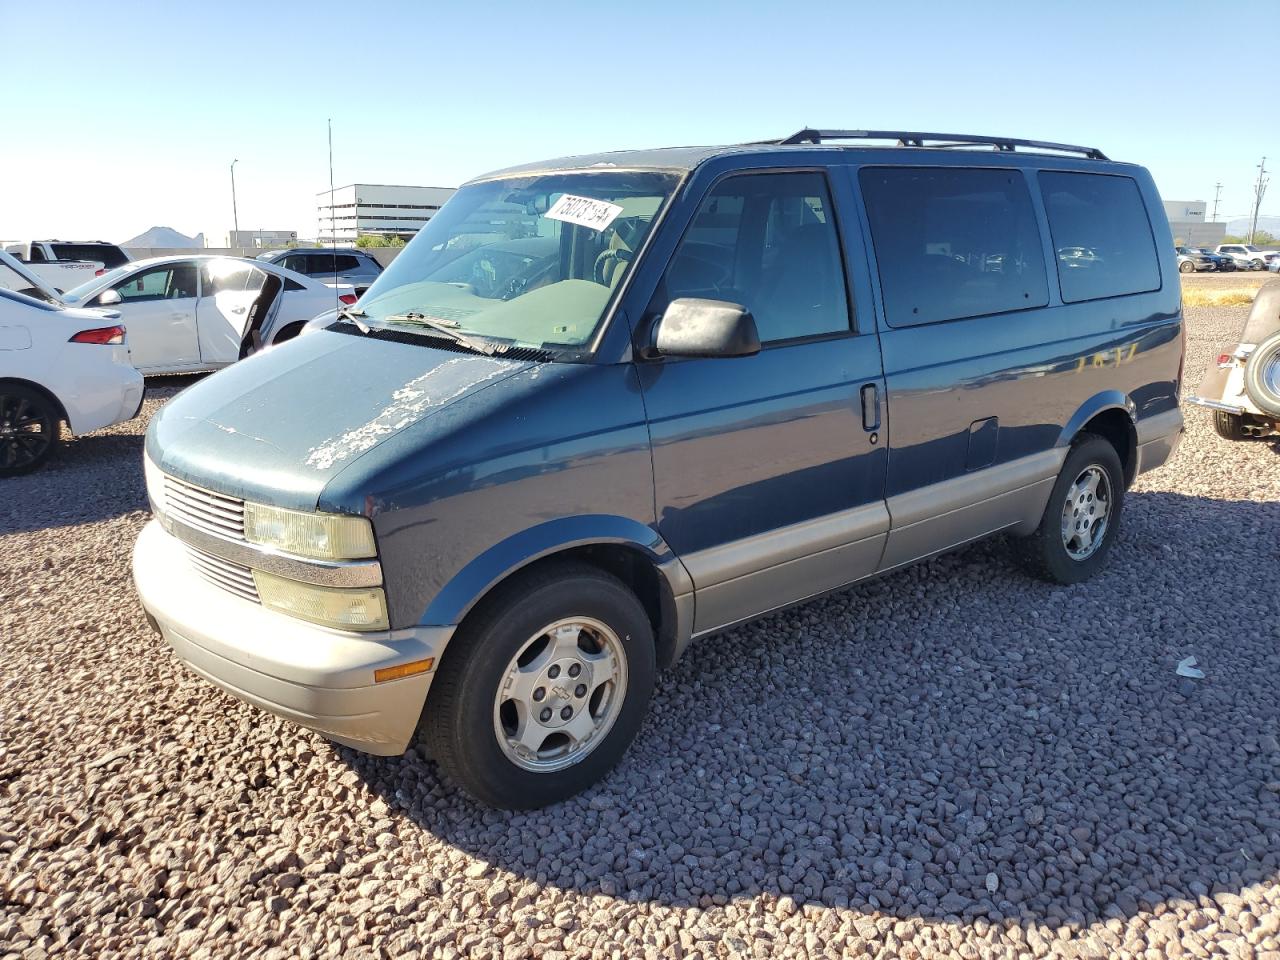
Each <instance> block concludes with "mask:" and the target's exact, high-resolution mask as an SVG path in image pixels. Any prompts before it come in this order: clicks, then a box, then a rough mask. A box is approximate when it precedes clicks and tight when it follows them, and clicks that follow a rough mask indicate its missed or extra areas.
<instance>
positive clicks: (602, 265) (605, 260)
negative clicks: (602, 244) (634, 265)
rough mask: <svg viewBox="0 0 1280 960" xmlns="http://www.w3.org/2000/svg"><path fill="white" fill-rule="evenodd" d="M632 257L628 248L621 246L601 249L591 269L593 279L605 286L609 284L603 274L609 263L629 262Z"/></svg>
mask: <svg viewBox="0 0 1280 960" xmlns="http://www.w3.org/2000/svg"><path fill="white" fill-rule="evenodd" d="M632 257H633V254H632V253H631V251H630V250H627V249H625V248H623V247H619V248H617V249H614V248H612V247H611V248H609V249H608V250H605V251H603V252H602V253H601V254H600V256H598V257H596V262H595V265H594V267H593V268H592V270H591V275H592V277H593V278H594V279H595V281H596V283H598V284H600V285H601V286H604V287H607V286H609V281H608V279H607V278H606V276H605V274H606V273H607V271H608V266H609V264H610V263H611V262H629V261H630V260H631V259H632Z"/></svg>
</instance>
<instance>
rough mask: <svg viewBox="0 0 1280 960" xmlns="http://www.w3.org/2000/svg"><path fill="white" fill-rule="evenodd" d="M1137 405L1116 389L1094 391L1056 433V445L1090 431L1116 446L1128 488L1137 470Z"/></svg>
mask: <svg viewBox="0 0 1280 960" xmlns="http://www.w3.org/2000/svg"><path fill="white" fill-rule="evenodd" d="M1136 422H1137V405H1136V404H1135V403H1134V402H1133V400H1132V399H1131V398H1130V397H1129V396H1128V395H1126V394H1124V393H1121V392H1120V391H1118V390H1107V391H1104V392H1102V393H1098V394H1095V395H1094V396H1092V397H1090V398H1089V399H1088V400H1086V401H1085V402H1084V403H1083V404H1081V405H1080V408H1079V409H1078V410H1076V412H1075V415H1074V416H1073V417H1072V418H1071V419H1070V420H1068V421H1067V425H1066V426H1065V427H1063V429H1062V433H1061V434H1059V435H1058V442H1057V443H1056V444H1055V446H1056V447H1059V448H1064V447H1070V446H1071V444H1073V443H1075V442H1076V439H1077V438H1078V437H1079V436H1080V434H1081V433H1093V434H1097V435H1098V436H1100V437H1102V438H1103V439H1105V440H1107V441H1108V442H1109V443H1110V444H1111V445H1112V446H1113V447H1115V450H1116V454H1117V455H1118V456H1119V457H1120V464H1121V466H1122V467H1123V468H1124V485H1125V488H1126V489H1127V488H1128V487H1129V485H1130V484H1131V483H1133V479H1134V477H1135V476H1137V471H1138V430H1137V427H1136Z"/></svg>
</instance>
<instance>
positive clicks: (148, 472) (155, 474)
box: [142, 453, 164, 513]
mask: <svg viewBox="0 0 1280 960" xmlns="http://www.w3.org/2000/svg"><path fill="white" fill-rule="evenodd" d="M142 475H143V477H144V478H145V479H146V482H147V499H148V500H150V501H151V512H152V513H164V474H163V473H161V472H160V468H159V467H157V466H156V465H155V463H154V462H153V461H152V459H151V457H149V456H148V455H147V454H145V453H144V454H143V455H142Z"/></svg>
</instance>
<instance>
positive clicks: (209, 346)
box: [62, 256, 356, 375]
mask: <svg viewBox="0 0 1280 960" xmlns="http://www.w3.org/2000/svg"><path fill="white" fill-rule="evenodd" d="M62 299H63V300H64V301H66V302H67V303H68V304H69V305H72V306H86V307H110V308H111V309H113V310H118V311H120V314H121V316H122V317H123V319H124V321H125V323H126V324H128V327H129V340H130V345H131V348H132V357H133V364H134V366H135V367H137V368H138V369H139V370H141V371H142V372H143V373H145V374H148V375H151V374H160V373H191V372H195V371H200V370H215V369H217V368H219V367H224V366H226V365H227V364H230V363H234V362H235V361H237V360H242V359H244V358H245V357H247V356H248V355H249V354H251V353H254V352H256V351H258V350H260V349H262V348H263V347H265V346H269V345H271V344H275V343H282V342H283V341H285V340H289V339H292V338H293V337H296V336H297V335H298V333H299V332H300V331H301V330H302V327H303V325H304V324H306V322H307V321H308V320H310V319H311V318H312V317H314V316H316V314H318V313H323V312H324V311H326V310H333V309H334V308H335V307H341V306H343V305H350V304H353V303H355V302H356V294H355V289H354V288H353V287H351V286H350V285H338V286H329V285H326V284H323V283H321V282H319V281H318V280H312V279H311V278H310V277H304V276H303V275H302V274H300V273H294V272H293V271H292V270H285V269H284V268H282V267H277V266H275V265H274V264H270V263H261V262H258V261H253V260H242V259H239V258H236V257H216V256H174V257H157V258H154V259H151V260H140V261H137V262H134V263H128V264H125V265H124V266H122V267H118V268H116V269H115V270H112V271H110V272H109V273H106V274H103V275H102V276H101V277H97V278H95V279H93V280H91V281H89V282H88V283H83V284H81V285H80V286H78V287H75V288H73V289H71V290H68V291H67V292H66V293H65V294H63V295H62Z"/></svg>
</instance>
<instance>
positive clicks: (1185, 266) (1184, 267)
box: [1178, 260, 1196, 273]
mask: <svg viewBox="0 0 1280 960" xmlns="http://www.w3.org/2000/svg"><path fill="white" fill-rule="evenodd" d="M1195 268H1196V266H1195V264H1194V263H1192V262H1191V261H1190V260H1183V261H1182V262H1181V263H1180V264H1178V272H1179V273H1191V272H1192V271H1194V270H1195Z"/></svg>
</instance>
